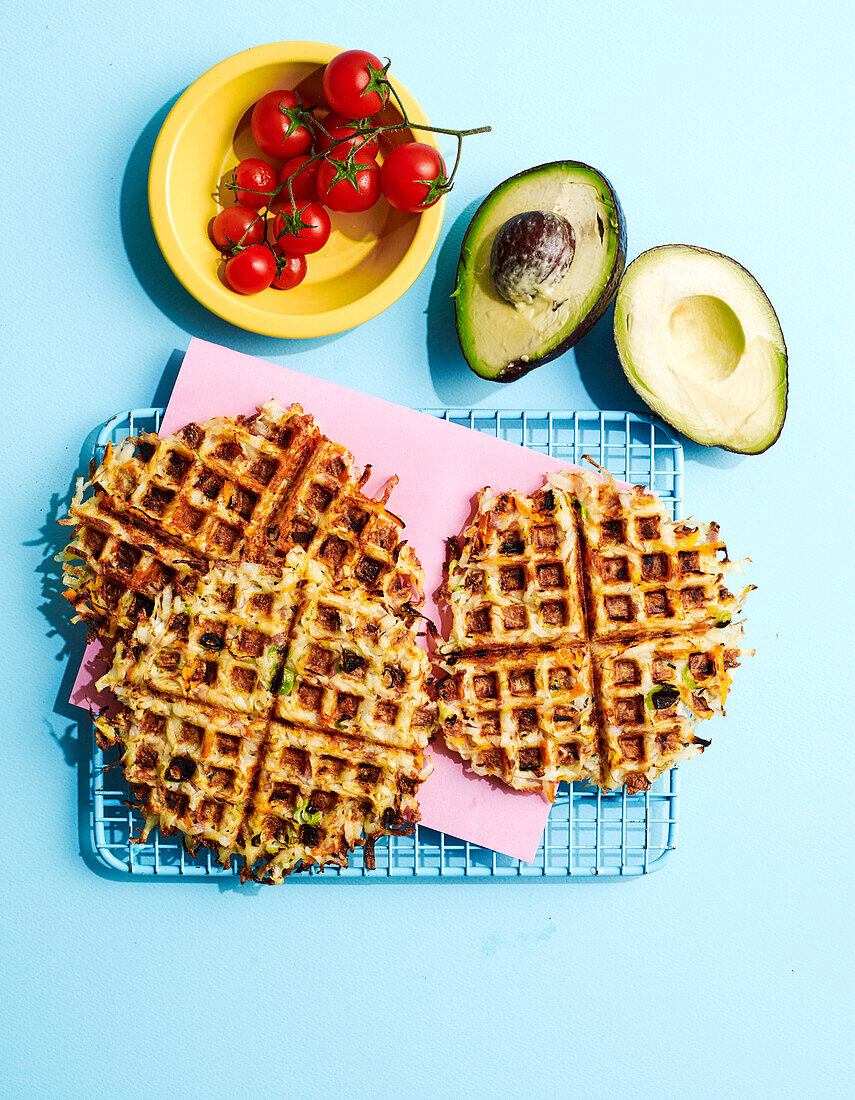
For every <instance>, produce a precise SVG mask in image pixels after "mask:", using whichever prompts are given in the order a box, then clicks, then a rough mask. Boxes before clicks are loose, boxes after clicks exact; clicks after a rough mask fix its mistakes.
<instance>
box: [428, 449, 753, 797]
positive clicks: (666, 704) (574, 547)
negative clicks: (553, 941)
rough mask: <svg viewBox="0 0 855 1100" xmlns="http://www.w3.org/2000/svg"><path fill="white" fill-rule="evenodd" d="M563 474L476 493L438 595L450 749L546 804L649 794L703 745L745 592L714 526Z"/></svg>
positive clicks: (735, 641) (443, 721) (592, 478)
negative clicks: (569, 785)
mask: <svg viewBox="0 0 855 1100" xmlns="http://www.w3.org/2000/svg"><path fill="white" fill-rule="evenodd" d="M603 474H604V476H602V477H600V476H597V475H593V474H588V473H577V472H573V471H566V472H564V473H562V474H558V475H551V476H550V477H548V478H547V484H546V486H545V487H544V488H543V489H541V490H540V491H538V492H537V493H535V494H534V495H533V496H531V497H526V496H524V495H522V494H520V493H516V492H506V493H502V494H500V495H499V496H495V495H493V493H492V492H491V491H489V490H484V491H483V492H482V493H481V495H480V498H479V503H478V509H477V514H476V516H475V519H474V521H473V523H472V524H471V526H470V527H469V528H468V529H467V530H466V531H465V532H464V535H463V537H462V540H461V543H460V544H459V545H457V544H456V543H455V542H454V541H453V542H452V555H453V556H452V560H451V561H450V564H449V568H448V576H447V580H446V583H445V585H444V587H443V591H442V593H441V595H442V596H443V597H444V599H445V601H446V602H447V605H448V610H449V616H450V627H449V641H448V642H447V644H445V645H444V646H442V653H443V655H444V662H443V663H444V668H445V672H446V675H445V676H444V677H443V678H442V679H441V680H440V681H439V682H438V683H437V685H436V696H437V699H438V702H439V721H440V725H441V727H442V730H443V734H444V736H445V740H446V742H447V744H448V745H449V746H450V747H451V748H452V749H454V750H455V751H456V752H458V753H459V754H460V755H461V756H463V757H464V759H466V760H468V761H469V762H470V765H471V767H472V768H473V770H474V771H476V772H478V773H479V774H482V775H493V776H496V777H498V778H500V779H502V780H503V781H504V782H506V783H508V784H509V785H511V786H513V787H516V788H517V789H520V790H539V791H542V792H544V793H545V794H547V795H548V796H549V797H554V792H555V789H556V787H557V784H558V783H559V782H560V781H562V780H565V781H568V782H569V781H572V780H577V779H578V780H588V781H591V782H593V783H595V784H597V785H599V786H601V787H602V788H603V789H604V790H613V789H616V788H619V787H621V786H624V785H625V786H626V790H627V791H628V792H629V793H634V792H636V791H644V790H648V789H649V787H650V784H651V783H652V782H653V781H654V780H655V779H656V778H657V777H658V776H659V775H661V774H662V772H664V771H666V770H667V769H669V768H671V767H673V766H674V764H675V763H677V761H679V760H683V759H687V758H689V757H691V756H694V755H696V754H697V753H699V752H701V751H703V748H704V747H705V746H706V745H707V744H708V743H709V742H708V741H706V740H704V739H703V738H701V737H700V736H698V735H697V734H696V732H695V723H696V722H697V720H699V719H702V718H709V717H712V715H713V714H716V713H719V714H720V713H723V707H724V702H725V699H726V697H727V691H728V688H729V686H730V669H732V668H733V667H735V666H736V665H737V664H738V663H739V657H740V649H739V641H740V637H741V633H742V627H741V624H740V623H734V622H733V616H734V615H735V614H736V613H738V612H739V611H740V610H741V608H742V603H743V600H744V598H745V595H746V594H747V592H748V591H750V587H751V586H749V587H747V588H746V589H745V590H744V591H743V592H742V593H741V594H740V595H739V596H738V597H737V596H734V595H733V594H732V593H731V592H729V591H728V589H727V588H726V587H725V586H724V579H725V576H726V575H727V573H729V572H730V571H732V570H733V569H734V568H736V566H735V565H734V563H732V562H731V561H730V559H729V558H728V555H727V550H726V548H725V546H724V544H723V543H722V542H721V541H720V539H719V533H718V528H717V527H716V526H715V524H710V525H709V526H707V527H700V526H694V525H692V524H690V523H674V522H673V521H672V520H671V519H670V518H669V517H668V516H667V515H666V514H665V512H664V509H663V507H662V505H661V503H660V502H659V501H658V500H657V499H656V498H655V497H654V496H653V495H652V494H651V493H650V492H649V491H647V490H645V489H644V488H642V487H641V486H635V487H633V488H631V489H627V490H621V489H619V488H618V487H617V486H616V484H615V482H614V480H613V479H612V478H611V476H610V475H608V474H606V472H605V471H603Z"/></svg>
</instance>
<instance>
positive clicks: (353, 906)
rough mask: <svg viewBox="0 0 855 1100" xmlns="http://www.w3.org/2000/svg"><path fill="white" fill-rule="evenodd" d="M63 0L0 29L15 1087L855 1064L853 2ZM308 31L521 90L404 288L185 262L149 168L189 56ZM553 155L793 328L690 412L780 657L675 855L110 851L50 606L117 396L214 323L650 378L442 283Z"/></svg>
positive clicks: (523, 1077) (379, 368) (259, 1091)
mask: <svg viewBox="0 0 855 1100" xmlns="http://www.w3.org/2000/svg"><path fill="white" fill-rule="evenodd" d="M33 7H37V8H38V11H37V13H36V14H32V13H31V12H30V11H29V10H28V8H29V6H25V5H19V6H18V8H17V11H18V12H19V14H15V15H7V18H6V20H5V21H4V37H5V43H4V48H3V53H4V67H5V73H4V85H5V87H4V97H3V108H2V109H3V112H4V116H3V124H4V143H3V147H4V149H5V150H6V154H7V161H6V171H5V176H6V185H5V188H4V190H5V199H4V205H3V210H4V214H5V218H6V220H5V237H6V241H7V249H6V254H5V257H4V262H3V264H2V275H0V278H2V280H3V286H4V291H3V309H2V314H3V316H2V320H0V334H2V336H0V340H2V349H3V368H2V369H3V402H2V405H3V407H2V416H3V418H4V426H3V432H2V438H3V441H4V455H5V459H4V468H5V476H4V477H3V478H2V479H0V484H2V493H3V498H4V501H3V506H2V509H0V515H2V518H3V524H4V543H3V545H4V553H3V556H2V560H3V570H4V580H3V592H4V593H5V596H4V609H5V610H4V614H3V616H2V627H3V635H4V641H3V645H2V653H3V661H4V665H5V666H6V673H5V674H4V676H3V678H2V682H3V696H4V710H3V713H4V720H5V721H4V725H5V730H6V733H5V738H4V742H5V747H4V753H3V756H4V761H3V774H4V776H5V780H4V783H3V790H4V793H3V798H2V810H3V842H4V852H3V875H4V889H3V909H4V912H5V917H4V921H3V928H4V933H5V936H4V938H5V940H6V948H7V951H8V956H7V960H6V963H5V976H4V983H3V985H4V989H3V993H2V999H0V1006H2V1013H3V1014H4V1016H5V1017H6V1019H5V1021H4V1026H3V1031H2V1039H0V1042H2V1044H3V1047H4V1048H5V1049H4V1050H3V1052H2V1063H0V1064H2V1066H3V1071H2V1076H3V1078H4V1079H5V1080H4V1082H3V1084H2V1085H0V1092H3V1093H4V1094H6V1095H9V1096H14V1097H24V1096H26V1097H36V1096H54V1097H57V1096H62V1097H66V1096H68V1097H88V1096H96V1095H98V1096H101V1095H115V1096H119V1097H143V1096H146V1097H149V1096H155V1095H161V1096H168V1095H173V1094H174V1095H182V1096H186V1097H192V1096H210V1095H214V1094H220V1095H229V1096H231V1095H261V1096H272V1095H290V1094H292V1093H293V1094H299V1095H303V1096H312V1095H317V1094H319V1093H324V1094H326V1095H331V1096H345V1095H346V1096H360V1097H361V1096H373V1097H387V1096H388V1097H391V1096H407V1095H414V1096H415V1095H418V1096H454V1097H457V1096H472V1097H480V1096H504V1095H509V1096H510V1095H529V1094H534V1093H541V1094H544V1095H558V1094H562V1095H564V1094H570V1095H580V1096H591V1097H598V1096H607V1095H616V1094H617V1095H627V1096H633V1097H646V1096H663V1095H665V1096H710V1097H722V1096H743V1095H744V1096H748V1095H751V1096H804V1095H811V1096H823V1097H825V1096H838V1095H844V1094H847V1093H848V1094H850V1095H851V1091H850V1090H851V1089H852V1088H853V1084H854V1082H853V1076H852V1066H851V1023H852V1013H853V995H852V983H853V968H852V932H853V927H852V908H853V900H855V898H853V889H852V825H853V820H852V797H851V793H850V788H851V774H850V766H849V765H850V762H851V760H852V750H851V744H852V704H851V690H852V676H851V671H850V670H851V662H852V628H851V622H852V599H853V591H852V584H851V579H850V578H851V575H852V565H851V546H852V536H853V529H852V522H851V519H850V518H849V516H848V515H847V514H846V513H845V512H844V508H848V509H849V511H850V515H851V465H850V462H849V459H850V448H851V444H852V431H851V421H852V414H853V400H852V399H853V387H852V365H851V357H852V351H851V349H852V308H851V307H852V295H851V291H852V282H851V277H850V264H851V256H852V254H853V243H855V242H853V234H852V223H853V219H852V214H851V209H850V204H851V198H852V193H853V171H852V168H853V164H852V155H851V141H852V129H851V116H850V117H848V118H846V117H845V115H844V110H843V108H844V107H845V106H846V97H847V96H849V98H850V102H851V89H850V90H849V92H847V91H846V85H847V80H848V78H849V77H851V57H852V47H853V41H852V16H851V12H850V10H849V6H848V5H844V4H842V3H841V4H832V3H817V4H811V5H808V4H796V3H792V2H791V3H775V4H773V3H766V2H758V3H754V4H750V5H746V4H743V3H728V4H717V3H704V4H700V3H693V2H686V0H682V2H680V3H660V4H656V5H652V4H650V5H642V4H614V3H598V4H571V3H567V2H565V3H537V4H527V3H516V4H510V3H506V2H498V0H478V2H470V3H461V2H456V3H433V4H431V5H430V6H425V7H424V8H418V9H417V8H416V6H415V5H407V6H406V10H405V7H404V5H389V6H388V8H387V9H385V10H384V11H382V12H379V13H378V12H377V9H376V7H375V6H374V5H371V6H369V5H359V4H353V3H340V2H333V0H328V2H326V3H324V4H323V5H314V4H307V5H285V4H282V3H279V2H277V3H253V4H248V5H245V8H246V15H245V16H239V15H235V14H232V13H233V12H234V11H235V6H234V5H232V4H228V5H227V4H217V3H211V2H206V3H200V2H192V3H189V2H188V3H182V4H175V3H172V2H170V3H166V2H163V0H149V2H148V3H146V4H112V3H107V2H106V0H105V2H97V3H96V2H90V3H79V4H74V5H71V4H59V3H47V4H40V5H37V6H33ZM289 38H293V39H299V38H305V39H320V40H324V41H331V42H336V43H340V44H341V45H342V46H346V47H350V46H358V47H366V48H369V49H372V50H374V51H375V52H377V53H379V54H381V55H382V54H386V55H388V56H390V57H391V58H392V59H393V62H394V71H395V72H396V73H397V74H398V75H399V76H400V78H401V79H402V80H403V81H404V83H405V84H406V85H407V86H408V87H409V88H410V89H411V90H412V91H413V93H414V94H415V96H416V97H417V99H419V100H420V102H421V103H422V105H423V107H424V108H425V110H426V111H427V113H428V115H429V117H430V118H432V119H433V120H435V121H436V122H437V123H439V124H441V125H450V126H461V127H465V126H475V125H479V124H483V123H488V122H489V123H491V124H492V125H493V127H494V132H493V133H492V134H490V135H488V136H485V137H477V138H472V139H471V140H470V141H468V142H467V145H466V148H465V150H464V158H463V164H462V169H461V172H460V176H459V183H458V184H457V187H456V188H455V190H454V192H453V194H452V195H451V196H450V199H449V203H448V209H447V215H446V223H445V228H444V232H443V238H442V242H441V245H440V247H439V248H438V250H437V251H436V252H435V253H434V256H433V258H432V260H431V262H430V263H429V265H428V267H427V269H426V271H425V273H424V274H423V275H422V277H421V278H420V279H419V281H418V282H417V283H416V285H415V286H414V287H413V289H412V290H411V291H410V292H409V293H408V294H406V295H405V296H404V297H403V298H402V299H401V300H400V301H399V302H397V303H396V305H394V306H393V307H392V308H391V309H389V310H388V311H387V312H386V313H385V314H383V315H382V316H380V317H378V318H376V319H375V320H373V321H370V322H368V323H367V324H365V325H364V326H362V327H361V328H360V329H357V330H355V331H352V332H349V333H346V334H344V335H343V336H341V337H337V338H330V339H327V340H316V341H309V342H305V343H301V342H294V343H288V342H277V341H275V340H272V339H267V338H264V337H260V336H255V335H252V334H249V333H245V332H242V331H240V330H237V329H235V328H232V327H231V326H229V325H228V324H226V323H225V322H222V321H220V320H218V319H217V318H215V317H213V316H212V315H210V314H208V313H206V312H205V310H203V309H202V308H201V307H200V306H198V305H197V304H196V303H195V302H194V301H193V300H192V299H190V298H189V297H188V296H187V294H186V293H185V292H184V291H183V289H182V288H181V287H180V286H179V284H178V283H177V282H176V281H175V280H174V278H173V277H172V275H171V274H170V272H169V271H168V269H167V268H166V266H165V264H164V262H163V260H162V259H161V257H160V255H159V253H158V251H157V249H156V246H155V243H154V239H153V236H152V232H151V228H150V225H149V221H148V216H147V209H146V202H145V181H146V171H147V165H148V159H149V156H150V153H151V149H152V145H153V142H154V139H155V136H156V134H157V131H158V129H159V127H160V125H161V123H162V121H163V119H164V117H165V115H166V112H167V110H168V108H169V107H170V106H171V104H172V103H173V102H174V100H175V98H176V97H177V95H178V94H179V93H180V92H181V91H182V90H183V89H184V88H185V87H186V86H187V85H188V84H189V83H191V82H192V80H194V79H195V78H196V76H198V75H199V74H200V73H202V72H203V71H204V70H206V69H207V68H209V67H210V66H211V65H213V64H215V63H216V62H217V61H220V60H221V59H222V58H224V57H226V56H228V55H230V54H232V53H236V52H237V51H239V50H242V49H245V48H247V47H249V46H252V45H256V44H258V43H262V42H268V41H276V40H282V39H289ZM847 74H848V77H847ZM564 157H568V158H576V159H580V160H584V161H587V162H588V163H590V164H593V165H596V166H597V167H598V168H600V169H601V170H602V171H603V172H605V173H606V175H608V177H609V178H610V179H611V181H612V183H613V184H614V186H615V188H616V190H617V192H618V194H619V195H620V198H621V201H622V203H623V207H624V210H625V212H626V216H627V222H628V226H629V254H630V257H633V256H635V255H637V254H638V253H639V252H641V251H643V250H644V249H646V248H648V247H650V246H652V245H655V244H661V243H667V242H671V241H681V242H686V243H692V244H700V245H704V246H706V247H709V248H713V249H716V250H718V251H722V252H725V253H728V254H731V255H733V256H734V257H735V258H737V259H738V260H740V261H741V262H742V263H743V264H745V266H747V267H748V268H749V270H750V271H752V272H753V273H754V275H755V276H756V277H757V278H758V279H759V281H760V282H761V284H762V285H763V286H764V287H765V289H766V291H767V292H768V294H769V297H770V298H771V300H772V302H773V303H774V305H775V307H776V309H777V311H778V314H779V316H780V319H781V324H782V327H783V330H784V334H785V336H786V340H787V344H788V347H789V351H790V368H791V375H790V410H789V415H788V417H787V422H786V425H785V428H784V432H783V435H782V437H781V439H780V441H779V443H778V444H777V445H776V446H775V447H774V448H773V449H772V450H770V451H769V452H768V453H767V454H765V455H762V456H760V457H752V458H740V457H739V456H736V455H731V454H728V453H725V452H723V451H719V450H704V449H702V448H699V447H696V446H694V445H692V444H687V446H686V457H687V466H686V494H685V496H686V503H687V507H688V509H690V510H692V511H694V512H695V513H696V514H697V515H698V516H700V517H703V518H705V519H717V520H718V521H719V522H720V523H721V524H722V527H723V532H724V535H725V537H726V539H727V541H728V544H729V546H730V548H731V552H732V553H733V554H734V555H735V556H737V557H739V556H742V555H743V554H748V555H750V556H751V557H752V558H753V560H754V565H753V567H752V568H751V572H750V577H751V579H752V580H753V581H754V582H755V583H756V584H757V585H758V586H759V588H758V591H757V592H756V593H754V595H753V596H752V598H751V601H750V605H749V643H750V644H752V645H754V646H755V647H756V650H757V655H756V657H755V658H754V659H753V660H751V661H748V662H746V664H745V665H744V667H743V668H742V669H741V670H740V673H739V675H738V677H737V683H736V689H735V691H734V693H733V695H732V697H731V698H732V703H731V705H729V707H728V711H729V716H728V720H727V721H726V722H723V723H722V722H719V723H717V724H718V726H719V728H718V729H714V730H713V732H714V744H713V748H712V749H711V750H710V751H709V752H708V753H707V754H706V755H705V757H704V758H703V759H702V760H700V761H696V762H694V763H692V764H691V765H689V766H687V767H686V768H685V769H684V771H683V773H682V824H681V833H680V842H679V850H678V852H677V854H676V855H675V856H674V858H673V859H672V860H671V861H670V863H669V864H668V865H667V866H666V867H665V868H664V869H663V870H662V871H661V872H660V873H658V874H655V875H652V876H650V877H649V878H647V879H643V880H640V881H634V882H618V883H606V882H594V883H589V884H586V885H578V884H575V883H568V884H564V883H560V884H542V883H532V884H510V885H502V884H495V885H490V884H484V885H473V886H470V887H467V886H465V885H442V884H438V885H412V886H411V885H408V884H404V885H383V884H372V885H368V886H364V887H346V888H342V889H335V888H332V889H323V890H318V889H313V888H312V886H311V885H308V884H299V883H298V884H294V885H293V886H286V887H285V888H280V889H267V890H264V889H261V890H259V889H251V890H246V891H241V890H234V889H228V890H220V889H218V888H217V887H216V886H212V885H203V884H197V885H194V884H185V883H172V884H167V883H154V884H151V883H142V884H138V883H129V884H119V883H115V882H110V881H106V880H104V879H101V878H99V877H98V876H97V875H95V874H93V872H92V871H91V870H90V869H89V868H88V867H87V866H86V865H85V864H84V862H83V861H82V859H81V858H80V855H79V853H78V833H77V828H78V824H77V812H78V808H77V779H76V773H75V765H76V762H77V758H78V753H79V749H78V745H77V742H76V736H77V726H76V723H75V721H74V718H73V715H72V713H71V712H69V711H68V710H67V708H65V707H63V706H62V705H57V700H62V699H63V698H64V691H65V688H64V687H63V676H64V674H65V670H66V667H67V664H68V660H69V653H70V654H71V657H72V659H74V660H76V657H77V655H78V654H79V652H80V648H81V645H82V637H81V635H80V634H77V635H74V638H73V640H72V641H71V643H70V649H69V645H68V644H67V642H66V641H65V639H67V638H68V637H70V634H69V632H68V631H67V630H65V629H63V630H62V631H61V632H57V630H55V629H54V624H58V623H60V622H61V621H62V615H63V613H62V611H61V609H59V607H58V603H57V600H56V599H54V598H53V597H52V596H50V594H51V593H52V592H53V590H54V583H55V582H54V581H53V579H52V576H51V574H50V572H49V571H48V572H46V567H45V566H44V565H43V559H44V556H45V553H46V552H47V551H48V550H50V549H51V548H52V547H53V546H55V545H56V543H57V541H58V539H57V534H56V532H55V530H54V528H53V525H52V518H53V516H54V515H55V512H56V506H57V497H56V496H55V494H58V495H59V498H60V499H61V498H62V497H63V496H64V495H65V493H66V491H67V489H68V487H69V484H70V480H71V477H72V475H73V474H74V472H75V470H76V468H77V465H78V461H79V456H80V454H81V453H82V451H84V450H86V444H85V441H86V440H87V437H89V438H90V441H91V432H92V429H93V428H94V426H95V425H97V424H99V423H100V422H102V421H104V420H105V419H106V418H107V417H108V416H110V415H111V414H112V413H113V412H115V411H117V410H119V409H123V408H128V407H131V406H139V405H148V404H149V403H151V402H152V401H163V400H164V399H165V397H166V396H167V394H168V391H169V385H170V378H171V376H172V375H171V373H170V371H172V372H174V368H175V365H176V362H177V357H176V355H175V354H174V353H175V351H176V349H179V350H183V349H184V348H185V347H186V344H187V341H188V339H189V336H190V335H193V334H195V335H199V336H202V337H206V338H209V339H212V340H215V341H219V342H221V343H224V344H227V345H230V346H231V347H234V348H237V349H239V350H241V351H246V352H250V353H252V354H257V355H260V356H263V357H266V358H270V359H274V360H279V361H281V362H283V363H287V364H288V365H289V366H291V367H296V368H297V369H300V370H304V371H307V372H311V373H313V374H317V375H319V376H323V377H327V378H332V379H335V380H337V381H340V382H343V383H345V384H347V385H351V386H354V387H356V388H359V389H362V390H364V391H366V392H369V393H374V394H378V395H381V396H384V397H389V398H391V399H393V400H397V401H399V402H401V403H405V404H409V405H412V406H424V405H429V406H433V405H437V404H453V405H469V404H478V405H482V406H484V407H488V408H489V407H497V406H505V407H521V406H538V407H543V406H552V407H561V408H587V407H592V406H599V407H603V408H609V407H611V408H619V407H621V406H624V405H625V406H627V407H629V408H633V409H638V408H640V405H639V403H638V400H637V399H636V398H635V396H634V395H633V394H632V393H631V392H630V391H629V389H628V387H627V386H626V384H625V383H624V382H623V380H622V377H621V375H620V374H619V370H618V367H617V364H616V359H615V355H614V349H613V345H612V342H611V338H610V332H609V328H608V325H605V324H604V325H601V326H599V327H598V328H597V329H596V330H595V331H594V332H593V333H592V334H591V336H589V337H588V338H587V339H586V340H585V341H584V342H583V343H582V344H581V345H580V346H579V347H578V348H577V349H576V353H575V356H574V354H573V353H569V354H568V355H566V356H565V357H563V358H562V359H560V360H558V361H557V362H556V363H554V364H552V365H549V366H546V367H544V368H541V369H539V370H537V371H535V372H534V373H533V374H531V375H529V376H528V377H527V378H526V379H524V380H522V381H520V382H518V383H515V384H513V385H511V386H508V387H505V388H502V387H499V386H495V385H490V384H488V383H485V382H483V381H481V380H479V379H477V378H475V376H474V375H472V374H471V373H470V372H469V371H468V370H467V368H466V365H465V363H464V361H463V360H462V358H461V356H460V355H459V353H458V351H457V349H456V343H455V339H454V335H453V331H452V328H451V319H452V311H451V307H450V304H449V301H448V294H449V292H450V290H451V280H452V272H453V269H454V265H455V263H456V254H457V251H458V249H459V243H460V239H461V237H462V233H463V231H464V229H465V226H466V224H467V222H468V219H469V217H470V216H471V213H472V211H473V209H474V205H475V204H477V202H478V201H479V200H480V199H481V198H482V197H483V195H484V194H485V193H486V192H487V191H488V190H490V189H491V188H492V187H493V186H494V185H495V184H496V183H497V182H498V181H499V180H501V179H504V178H506V177H507V176H509V175H511V174H512V173H514V172H516V171H519V170H521V169H524V168H526V167H529V166H531V165H533V164H538V163H541V162H544V161H548V160H552V159H559V158H564ZM10 243H11V244H12V245H13V247H12V248H11V249H10V248H9V244H10ZM841 486H842V487H843V489H842V490H841ZM45 590H46V591H47V592H48V597H46V596H45V595H44V591H45Z"/></svg>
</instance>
